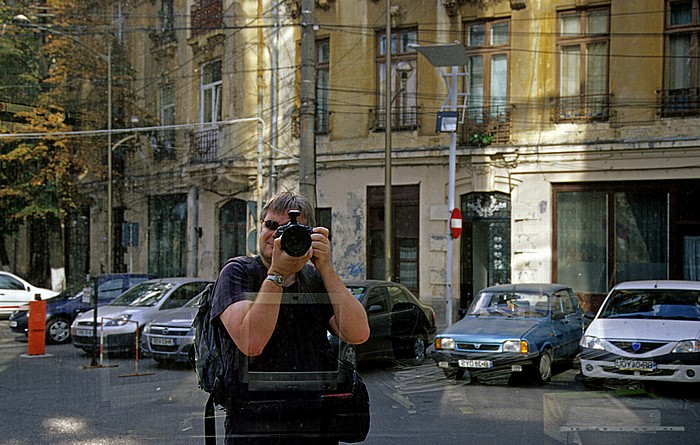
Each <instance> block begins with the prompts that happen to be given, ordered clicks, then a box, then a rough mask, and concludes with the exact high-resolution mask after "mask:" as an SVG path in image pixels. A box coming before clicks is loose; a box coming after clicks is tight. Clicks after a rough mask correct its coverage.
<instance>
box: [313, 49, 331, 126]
mask: <svg viewBox="0 0 700 445" xmlns="http://www.w3.org/2000/svg"><path fill="white" fill-rule="evenodd" d="M330 51H331V47H330V42H329V41H328V39H324V40H321V41H319V42H317V43H316V133H320V134H326V133H328V131H329V129H330V127H329V120H330V113H331V111H330V107H331V103H330V102H331V101H330V93H331V84H330V66H329V64H330V60H331V57H330Z"/></svg>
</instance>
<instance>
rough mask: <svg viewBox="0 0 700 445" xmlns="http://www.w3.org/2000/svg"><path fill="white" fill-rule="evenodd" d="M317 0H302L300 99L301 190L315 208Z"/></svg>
mask: <svg viewBox="0 0 700 445" xmlns="http://www.w3.org/2000/svg"><path fill="white" fill-rule="evenodd" d="M315 8H316V0H302V1H301V88H300V95H301V103H300V105H299V126H300V135H299V193H301V194H302V195H304V196H306V197H307V198H308V199H309V200H310V201H311V204H312V205H313V207H314V208H316V135H315V131H314V130H315V129H314V127H315V125H314V123H315V116H316V82H315V79H316V30H315V29H314V27H315V26H316V25H315V23H314V22H315V20H316V19H315V16H314V11H315Z"/></svg>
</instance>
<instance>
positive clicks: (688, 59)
mask: <svg viewBox="0 0 700 445" xmlns="http://www.w3.org/2000/svg"><path fill="white" fill-rule="evenodd" d="M699 3H700V2H699V1H698V0H684V1H667V4H666V5H667V6H666V11H667V16H666V76H665V85H666V87H665V89H664V90H663V91H662V104H661V114H662V116H684V115H697V114H699V113H700V99H699V98H698V87H700V63H698V57H700V51H699V50H698V44H700V18H699V17H698V14H699V12H698V8H699V7H700V4H699Z"/></svg>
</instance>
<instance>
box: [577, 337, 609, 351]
mask: <svg viewBox="0 0 700 445" xmlns="http://www.w3.org/2000/svg"><path fill="white" fill-rule="evenodd" d="M581 347H582V348H588V349H600V350H601V351H602V350H605V346H603V340H601V339H599V338H598V337H593V336H592V335H584V336H583V338H581Z"/></svg>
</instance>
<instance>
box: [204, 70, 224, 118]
mask: <svg viewBox="0 0 700 445" xmlns="http://www.w3.org/2000/svg"><path fill="white" fill-rule="evenodd" d="M221 89H222V73H221V60H214V61H211V62H207V63H204V64H202V70H201V77H200V87H199V95H200V109H199V122H200V123H202V124H208V123H213V122H218V121H220V120H221Z"/></svg>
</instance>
